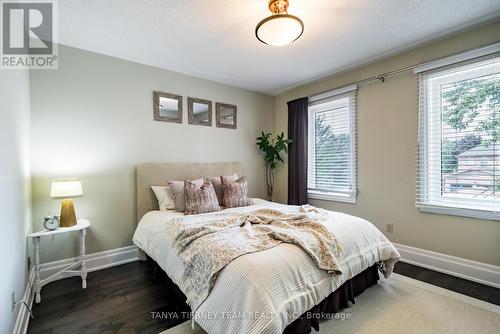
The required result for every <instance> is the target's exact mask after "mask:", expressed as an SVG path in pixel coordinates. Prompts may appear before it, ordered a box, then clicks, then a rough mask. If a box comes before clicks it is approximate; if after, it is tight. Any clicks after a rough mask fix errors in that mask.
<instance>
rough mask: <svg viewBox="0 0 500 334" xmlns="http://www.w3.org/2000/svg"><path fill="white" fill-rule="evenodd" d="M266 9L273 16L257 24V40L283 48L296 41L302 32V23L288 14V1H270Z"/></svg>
mask: <svg viewBox="0 0 500 334" xmlns="http://www.w3.org/2000/svg"><path fill="white" fill-rule="evenodd" d="M268 7H269V10H270V11H271V13H273V15H271V16H269V17H266V18H265V19H263V20H262V21H260V22H259V24H257V27H256V28H255V36H256V37H257V39H258V40H259V41H261V42H262V43H264V44H268V45H272V46H283V45H287V44H290V43H292V42H293V41H296V40H297V39H298V38H299V37H300V36H301V35H302V33H303V32H304V22H302V20H301V19H299V18H298V17H297V16H293V15H290V14H288V12H287V10H288V0H270V1H269V4H268Z"/></svg>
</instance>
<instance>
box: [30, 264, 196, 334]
mask: <svg viewBox="0 0 500 334" xmlns="http://www.w3.org/2000/svg"><path fill="white" fill-rule="evenodd" d="M163 275H164V274H163V273H159V277H156V278H154V275H153V269H152V267H151V265H150V264H149V263H147V262H141V261H138V262H133V263H129V264H125V265H121V266H117V267H113V268H109V269H104V270H100V271H96V272H92V273H89V274H88V277H87V289H85V290H82V289H81V279H80V278H79V277H71V278H67V279H63V280H60V281H56V282H52V283H49V284H48V285H46V286H44V287H43V288H42V292H41V296H42V301H41V303H40V304H36V303H34V304H33V315H34V318H33V319H31V320H30V322H29V327H28V333H44V334H45V333H54V334H55V333H64V334H68V333H155V334H156V333H159V332H161V331H162V330H165V329H167V328H170V327H172V326H174V325H176V324H178V323H181V322H183V321H185V320H186V319H187V318H184V319H181V317H182V316H186V313H184V312H189V311H190V309H189V308H188V306H187V305H186V306H185V307H184V308H182V307H181V308H179V307H176V306H175V305H179V304H182V301H179V297H178V296H177V295H176V293H175V291H173V290H171V289H170V290H169V289H165V285H166V282H165V279H168V278H167V277H166V275H164V276H163ZM151 312H161V313H160V314H163V315H165V314H168V315H169V316H162V317H160V318H158V317H156V318H154V317H153V315H152V313H151ZM174 313H175V314H177V315H178V316H179V317H178V318H176V317H175V316H173V314H174Z"/></svg>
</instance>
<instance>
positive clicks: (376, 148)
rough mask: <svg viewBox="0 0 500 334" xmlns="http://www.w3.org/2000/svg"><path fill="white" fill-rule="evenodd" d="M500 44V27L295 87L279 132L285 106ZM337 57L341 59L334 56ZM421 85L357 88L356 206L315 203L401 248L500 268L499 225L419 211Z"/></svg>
mask: <svg viewBox="0 0 500 334" xmlns="http://www.w3.org/2000/svg"><path fill="white" fill-rule="evenodd" d="M499 39H500V21H497V22H495V23H492V24H489V25H486V26H483V27H480V28H477V29H475V30H472V31H469V32H465V33H462V34H460V35H456V36H454V37H451V38H448V39H445V40H442V41H439V42H436V43H433V44H429V45H426V46H423V47H420V48H418V49H415V50H414V51H411V52H407V53H405V54H401V55H398V56H395V57H392V58H389V59H386V60H383V61H379V62H377V63H374V64H371V65H368V66H363V67H360V68H357V69H354V70H351V71H346V72H343V73H340V74H338V75H333V76H330V77H327V78H325V79H322V80H319V81H316V82H313V83H310V84H307V85H304V86H300V87H297V88H295V89H292V90H290V91H288V92H285V93H284V94H281V95H280V96H278V97H276V99H275V124H276V129H275V130H276V131H285V132H286V129H287V108H286V102H287V101H290V100H293V99H295V98H299V97H303V96H308V95H311V94H315V93H319V92H323V91H326V90H330V89H333V88H337V87H341V86H343V85H346V84H349V83H352V82H355V81H357V80H360V79H364V78H367V77H370V76H373V75H377V74H380V73H384V72H388V71H390V70H394V69H397V68H401V67H405V66H409V65H414V64H418V63H421V62H425V61H429V60H432V59H436V58H440V57H443V56H447V55H450V54H453V53H456V52H460V51H464V50H467V49H471V48H475V47H478V46H482V45H486V44H489V43H492V42H495V41H498V40H499ZM332 57H335V55H334V54H332ZM417 110H418V103H417V80H416V77H415V75H414V74H412V73H406V74H403V75H399V76H397V77H393V78H389V79H388V80H387V81H386V82H385V83H371V84H366V85H362V86H360V87H359V90H358V109H357V112H358V190H359V194H358V200H357V204H342V203H338V202H329V201H311V203H312V204H314V205H317V206H320V207H324V208H327V209H331V210H336V211H343V212H346V213H350V214H353V215H356V216H360V217H363V218H366V219H368V220H370V221H371V222H373V223H374V224H375V225H376V226H377V227H378V228H379V229H380V230H382V231H385V224H386V223H392V224H394V233H393V234H388V237H389V238H390V239H391V240H392V241H393V242H397V243H401V244H404V245H408V246H414V247H418V248H423V249H427V250H432V251H437V252H441V253H445V254H450V255H454V256H459V257H463V258H467V259H471V260H476V261H481V262H485V263H489V264H493V265H500V222H499V221H488V220H480V219H470V218H461V217H455V216H446V215H437V214H426V213H420V212H419V211H418V210H417V209H416V208H415V171H416V160H415V159H416V156H417V150H416V149H417ZM286 184H287V173H286V168H281V169H280V170H279V173H278V176H277V178H276V186H277V189H276V191H277V194H276V200H279V201H282V202H285V201H286V193H287V186H286Z"/></svg>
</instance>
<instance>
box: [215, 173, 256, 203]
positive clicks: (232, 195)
mask: <svg viewBox="0 0 500 334" xmlns="http://www.w3.org/2000/svg"><path fill="white" fill-rule="evenodd" d="M220 179H221V182H222V205H223V206H225V207H227V208H235V207H238V206H247V205H252V204H253V202H252V200H251V199H249V198H248V195H247V194H248V181H247V178H246V177H244V176H242V177H240V178H239V179H237V180H235V181H231V179H230V178H227V177H225V176H221V177H220Z"/></svg>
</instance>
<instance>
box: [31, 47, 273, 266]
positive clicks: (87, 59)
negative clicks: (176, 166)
mask: <svg viewBox="0 0 500 334" xmlns="http://www.w3.org/2000/svg"><path fill="white" fill-rule="evenodd" d="M59 51H60V53H59V54H60V56H59V70H52V71H40V70H37V71H31V96H32V98H31V102H32V175H33V222H34V223H33V227H34V229H39V228H40V226H41V219H42V217H43V216H44V215H46V214H47V213H48V212H58V210H59V201H56V200H51V199H50V198H49V190H50V183H51V180H52V179H53V178H57V177H65V176H75V177H79V178H81V179H82V182H83V187H84V193H85V194H84V197H82V198H78V199H76V200H75V205H76V209H77V214H78V215H79V216H80V217H87V218H89V219H90V220H91V221H92V228H91V230H90V233H89V234H88V237H87V249H88V252H89V253H93V252H98V251H103V250H108V249H113V248H117V247H123V246H127V245H130V244H131V243H132V241H131V239H132V235H133V233H134V229H135V226H136V222H135V189H134V182H135V180H134V166H135V164H137V163H140V162H160V161H163V162H169V161H171V162H226V161H238V162H241V163H242V165H243V169H244V172H245V174H246V175H247V176H248V178H249V180H250V193H251V195H253V196H260V197H263V196H264V194H265V181H264V180H263V176H264V175H265V174H264V172H265V169H264V163H263V160H262V158H261V157H260V155H259V153H258V151H257V149H256V146H255V137H256V136H257V135H258V134H259V133H260V131H262V130H263V129H267V130H272V128H273V126H274V124H273V121H274V118H273V98H272V97H271V96H267V95H263V94H259V93H255V92H250V91H247V90H243V89H239V88H235V87H231V86H227V85H223V84H218V83H215V82H211V81H208V80H203V79H198V78H194V77H191V76H187V75H182V74H179V73H175V72H171V71H166V70H162V69H158V68H154V67H150V66H145V65H140V64H136V63H132V62H127V61H123V60H119V59H116V58H112V57H108V56H104V55H99V54H95V53H91V52H86V51H83V50H79V49H75V48H69V47H64V46H61V47H60V49H59ZM153 90H160V91H164V92H169V93H174V94H179V95H182V96H183V97H184V103H183V108H184V123H183V124H174V123H164V122H155V121H153V98H152V95H153ZM188 96H191V97H197V98H202V99H208V100H211V101H213V102H215V101H219V102H226V103H230V104H235V105H237V106H238V129H237V130H231V129H221V128H216V127H215V126H213V127H206V126H196V125H188V124H187V97H188ZM214 124H215V123H214ZM49 242H50V240H46V241H45V243H44V244H42V246H41V249H42V250H43V252H42V261H47V260H57V259H61V258H66V257H69V256H74V255H76V245H77V242H76V240H75V238H74V237H72V238H68V236H67V235H64V236H63V235H61V236H57V237H56V239H55V240H54V244H53V245H52V247H48V243H49Z"/></svg>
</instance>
